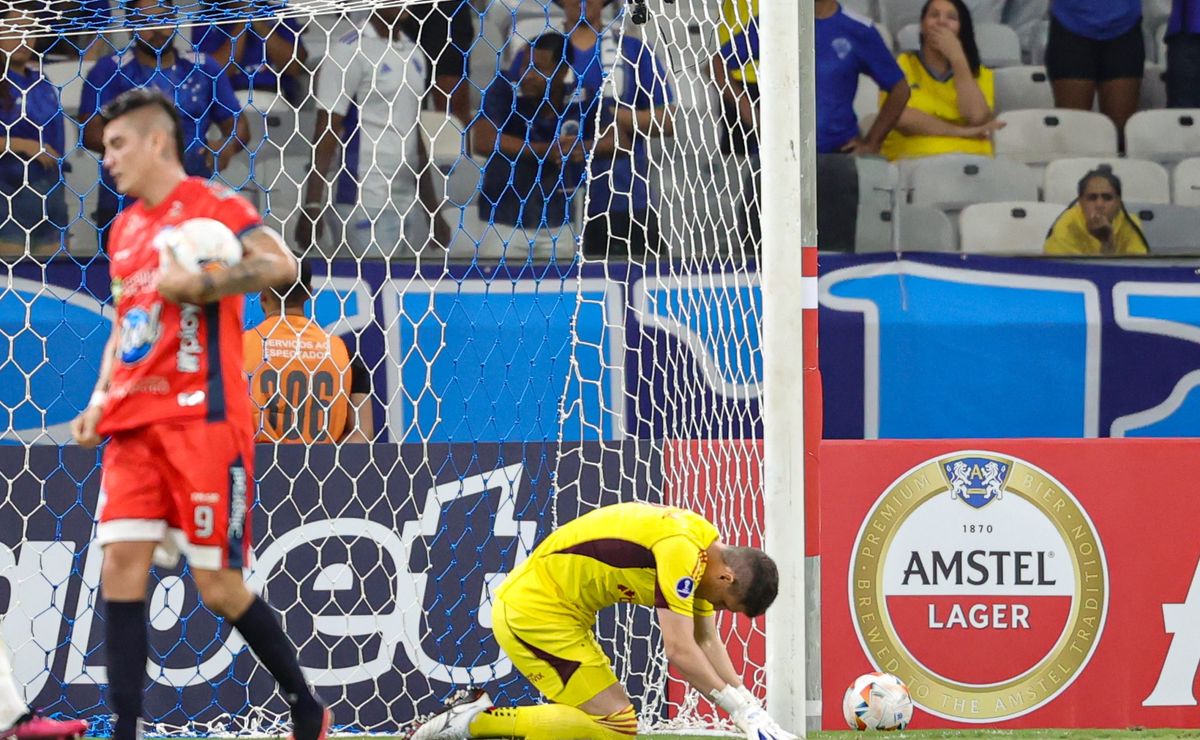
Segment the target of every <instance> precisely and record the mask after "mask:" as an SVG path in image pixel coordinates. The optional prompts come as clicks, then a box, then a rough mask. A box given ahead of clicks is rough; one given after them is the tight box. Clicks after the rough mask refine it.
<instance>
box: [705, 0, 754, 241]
mask: <svg viewBox="0 0 1200 740" xmlns="http://www.w3.org/2000/svg"><path fill="white" fill-rule="evenodd" d="M757 25H758V0H725V2H724V3H723V4H722V9H721V23H720V25H719V26H717V40H718V42H719V43H720V44H721V51H718V52H717V53H716V54H715V55H713V58H712V61H711V63H710V65H709V72H710V74H711V75H712V80H713V85H714V86H716V88H717V92H718V93H720V96H721V154H722V155H724V156H723V159H724V160H725V161H726V162H727V163H728V164H727V166H730V167H731V169H735V170H736V171H735V172H730V173H729V179H730V182H729V183H728V184H729V187H730V189H731V190H733V191H734V192H736V193H738V195H737V197H736V200H737V201H738V202H737V203H736V205H735V206H734V207H735V209H736V211H737V224H738V228H737V239H738V241H739V242H740V244H741V248H742V249H743V250H745V251H747V252H751V253H754V252H757V250H758V245H759V244H760V243H761V242H762V221H761V219H760V217H759V212H758V202H759V197H758V191H759V182H758V173H759V172H760V171H761V168H760V166H759V158H758V110H759V109H758V104H759V94H758V57H757V54H756V53H754V52H756V51H757V50H756V49H753V48H751V49H750V51H751V53H750V54H748V55H747V57H748V58H745V59H742V58H739V55H738V54H735V53H731V52H732V50H733V49H735V48H736V46H737V44H738V39H739V37H749V35H750V34H753V33H756V32H755V31H754V30H753V29H754V28H755V27H756V26H757Z"/></svg>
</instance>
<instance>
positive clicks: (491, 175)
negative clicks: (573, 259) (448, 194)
mask: <svg viewBox="0 0 1200 740" xmlns="http://www.w3.org/2000/svg"><path fill="white" fill-rule="evenodd" d="M570 73H571V67H570V64H569V62H568V59H567V38H566V37H565V36H563V35H562V34H561V33H558V32H557V31H550V32H547V33H544V34H542V35H541V36H538V37H537V38H536V39H534V40H533V42H532V43H531V44H530V46H529V48H528V49H527V50H526V51H525V52H523V53H521V54H519V55H518V56H517V58H516V59H515V60H514V62H513V67H512V69H511V70H510V71H509V73H508V74H503V75H499V76H497V77H496V79H495V80H494V81H493V82H492V84H490V85H489V86H488V88H487V90H486V91H485V92H484V94H483V110H482V111H481V113H480V115H478V116H476V117H475V120H474V122H473V123H472V125H471V132H470V134H471V141H472V142H473V144H474V146H475V153H476V154H478V155H480V156H482V157H486V158H487V163H486V164H485V165H484V168H483V182H482V184H481V192H480V196H479V215H480V217H481V218H482V219H483V220H484V221H487V222H489V223H490V225H489V227H488V229H487V232H486V233H485V234H484V236H483V238H482V239H481V242H480V251H481V252H482V253H483V254H485V255H486V256H494V255H501V256H502V258H503V259H504V261H506V262H508V263H510V264H512V263H514V262H516V263H518V264H520V263H521V262H524V261H527V260H528V259H530V258H533V259H536V260H539V261H542V260H547V259H549V260H554V259H567V260H569V259H570V256H571V254H572V253H573V252H574V249H575V240H574V237H573V234H572V229H571V210H570V198H571V193H573V191H574V190H575V187H576V186H577V185H578V184H579V183H580V180H581V179H582V167H583V161H584V153H585V152H587V151H588V150H589V149H590V148H591V143H590V142H588V141H586V140H585V139H584V138H583V131H582V122H581V116H582V109H581V106H580V104H579V102H578V101H576V100H575V96H574V95H573V94H572V93H573V90H572V89H571V88H570V87H569V86H568V85H567V78H568V76H569V75H570ZM610 146H611V145H610ZM572 165H573V166H572Z"/></svg>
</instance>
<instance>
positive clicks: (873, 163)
mask: <svg viewBox="0 0 1200 740" xmlns="http://www.w3.org/2000/svg"><path fill="white" fill-rule="evenodd" d="M854 164H855V168H856V169H857V170H858V205H859V207H860V208H862V207H867V208H873V209H877V210H879V211H886V210H889V209H890V208H891V207H892V196H893V195H894V194H895V193H896V188H898V187H899V185H900V173H899V171H898V169H897V168H896V165H894V164H892V163H890V162H888V161H887V160H885V159H882V158H880V157H855V158H854Z"/></svg>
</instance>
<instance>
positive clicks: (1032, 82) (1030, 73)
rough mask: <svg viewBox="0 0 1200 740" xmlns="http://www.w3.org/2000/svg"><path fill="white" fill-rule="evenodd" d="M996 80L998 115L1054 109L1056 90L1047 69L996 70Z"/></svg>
mask: <svg viewBox="0 0 1200 740" xmlns="http://www.w3.org/2000/svg"><path fill="white" fill-rule="evenodd" d="M995 80H996V111H997V112H998V113H1003V112H1004V111H1009V110H1028V109H1032V108H1053V107H1054V90H1053V89H1052V88H1051V87H1050V77H1049V75H1047V74H1046V68H1045V67H1042V66H1040V65H1033V66H1023V67H1004V68H1002V69H998V70H996V72H995Z"/></svg>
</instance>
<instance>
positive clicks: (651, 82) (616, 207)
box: [555, 0, 675, 257]
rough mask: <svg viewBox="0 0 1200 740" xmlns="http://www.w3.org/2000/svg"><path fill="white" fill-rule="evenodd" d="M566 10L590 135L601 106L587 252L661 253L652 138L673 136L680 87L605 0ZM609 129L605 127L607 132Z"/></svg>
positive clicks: (579, 0) (568, 0) (578, 1)
mask: <svg viewBox="0 0 1200 740" xmlns="http://www.w3.org/2000/svg"><path fill="white" fill-rule="evenodd" d="M555 2H556V3H558V4H559V5H561V6H562V7H563V10H564V12H565V14H566V27H565V30H566V33H567V37H568V38H569V39H570V42H569V46H568V50H567V53H568V55H569V57H570V60H571V68H572V70H573V71H574V72H575V77H576V80H577V85H578V89H579V90H580V92H581V94H582V96H583V105H584V110H585V113H584V121H585V122H586V128H587V131H586V133H585V138H587V139H594V138H596V137H597V132H594V131H592V129H593V128H594V127H595V123H596V111H597V106H599V119H600V120H599V139H598V140H597V141H596V148H595V150H594V151H593V159H592V161H591V165H590V171H589V180H588V201H587V223H586V225H585V226H584V232H583V251H584V254H586V255H589V256H595V257H625V256H630V257H641V256H644V255H646V254H648V253H649V254H658V253H659V251H660V250H659V235H658V215H657V210H658V203H657V199H656V197H655V196H654V194H652V193H651V190H650V152H649V147H648V144H649V140H650V139H651V138H653V137H660V136H671V135H672V133H673V131H674V129H673V125H672V120H671V119H672V111H673V109H674V103H675V93H674V91H672V89H671V85H670V83H669V82H668V81H667V72H666V67H665V66H664V65H663V63H662V60H661V59H659V58H658V57H657V56H656V55H655V54H654V50H653V49H651V48H650V47H649V46H648V45H647V44H646V42H645V41H643V40H642V39H640V38H638V37H637V36H635V35H633V34H628V33H626V34H624V35H621V34H620V33H619V30H620V29H619V24H617V23H614V24H612V27H608V24H606V23H605V22H604V6H605V5H607V4H608V1H607V0H586V6H585V0H555ZM604 132H607V134H606V133H604Z"/></svg>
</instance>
